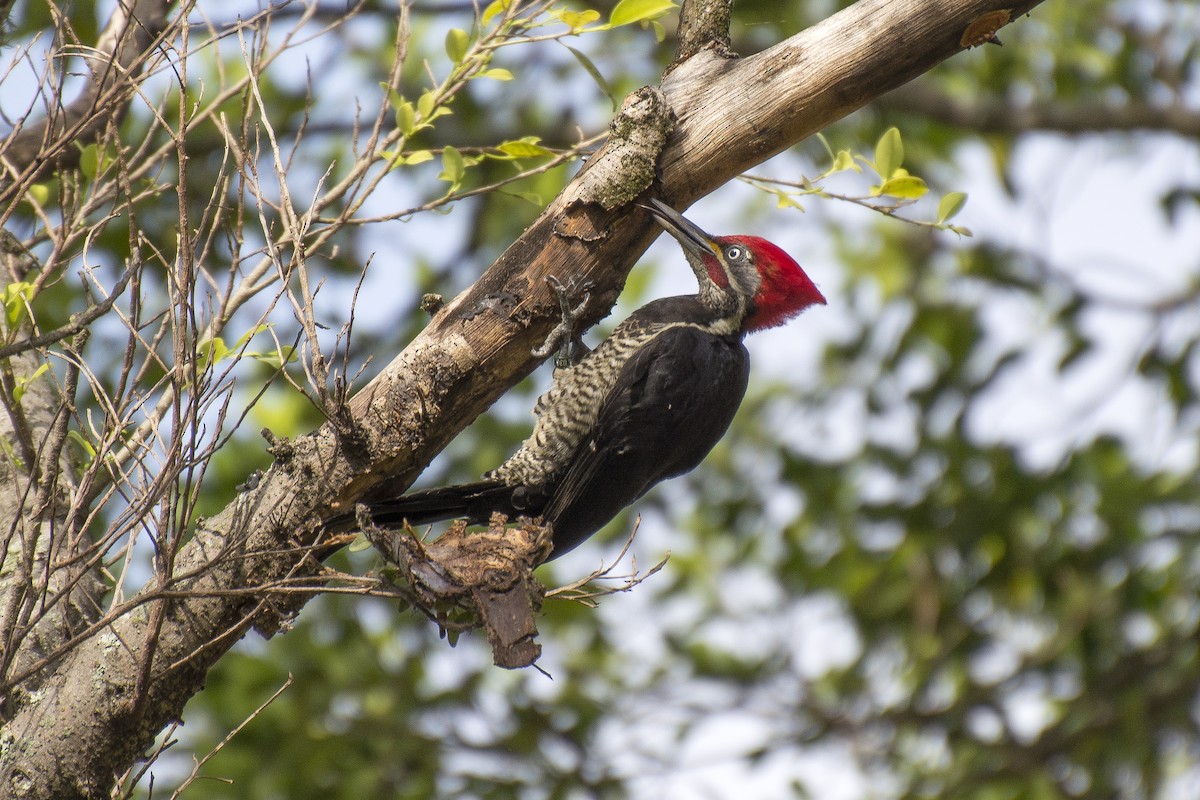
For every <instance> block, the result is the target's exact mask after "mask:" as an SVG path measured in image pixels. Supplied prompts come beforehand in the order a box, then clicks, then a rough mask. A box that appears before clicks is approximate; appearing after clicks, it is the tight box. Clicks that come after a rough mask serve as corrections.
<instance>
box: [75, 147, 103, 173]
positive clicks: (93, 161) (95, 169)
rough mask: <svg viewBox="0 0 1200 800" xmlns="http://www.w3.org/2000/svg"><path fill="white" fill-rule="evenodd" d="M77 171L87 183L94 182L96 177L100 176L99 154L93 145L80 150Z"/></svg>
mask: <svg viewBox="0 0 1200 800" xmlns="http://www.w3.org/2000/svg"><path fill="white" fill-rule="evenodd" d="M79 171H80V172H82V173H83V175H84V177H85V178H87V179H88V180H89V181H94V180H96V176H97V175H99V174H100V152H99V150H98V148H97V147H96V145H95V144H89V145H88V146H86V147H83V148H81V149H80V151H79Z"/></svg>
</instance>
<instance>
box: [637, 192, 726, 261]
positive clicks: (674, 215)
mask: <svg viewBox="0 0 1200 800" xmlns="http://www.w3.org/2000/svg"><path fill="white" fill-rule="evenodd" d="M641 206H642V208H644V209H646V210H647V211H649V212H650V214H651V216H653V217H654V220H655V221H656V222H657V223H658V224H659V225H661V226H662V227H663V230H665V231H666V232H667V233H669V234H671V235H672V236H674V237H675V238H676V239H677V240H679V244H680V245H682V247H683V249H684V250H685V251H686V252H688V253H691V254H693V255H696V256H701V257H704V256H707V257H709V258H712V257H718V258H719V257H720V253H721V248H720V246H719V245H718V244H717V243H716V242H715V241H714V240H713V237H712V236H710V235H708V234H707V233H705V232H704V231H703V230H701V229H700V227H699V226H698V225H696V224H695V223H693V222H691V221H689V220H688V219H687V218H686V217H684V216H683V215H682V214H680V213H679V212H678V211H676V210H675V209H673V208H671V207H670V206H669V205H667V204H666V203H664V202H662V201H661V200H659V199H658V198H655V197H651V198H650V202H649V204H645V203H642V204H641Z"/></svg>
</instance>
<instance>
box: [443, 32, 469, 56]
mask: <svg viewBox="0 0 1200 800" xmlns="http://www.w3.org/2000/svg"><path fill="white" fill-rule="evenodd" d="M470 45H471V35H470V34H469V33H467V32H466V31H464V30H462V29H461V28H451V29H450V30H449V31H447V33H446V55H448V56H450V60H451V61H453V62H454V63H455V64H461V63H462V60H463V59H464V58H466V57H467V48H469V47H470Z"/></svg>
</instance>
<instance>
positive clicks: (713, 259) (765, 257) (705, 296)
mask: <svg viewBox="0 0 1200 800" xmlns="http://www.w3.org/2000/svg"><path fill="white" fill-rule="evenodd" d="M644 208H646V209H647V210H648V211H649V212H650V213H651V214H652V215H653V216H654V219H655V220H656V221H657V222H658V224H659V225H661V226H662V227H663V229H664V230H666V232H667V233H669V234H671V235H672V236H673V237H675V239H676V240H677V241H678V242H679V244H680V246H682V247H683V252H684V254H685V255H686V256H687V260H688V263H689V264H691V266H692V271H693V272H695V273H696V280H697V281H699V283H700V299H701V301H702V302H704V303H705V304H706V305H709V306H711V307H713V308H715V309H718V310H720V311H721V313H722V315H723V316H734V317H736V318H737V322H738V323H739V328H740V329H742V330H745V331H755V330H761V329H763V328H771V327H774V326H776V325H782V324H783V323H784V322H787V321H788V320H789V319H791V318H792V317H794V316H796V315H797V314H799V313H800V312H801V311H803V310H804V309H806V308H808V307H809V306H812V305H825V297H824V296H823V295H822V294H821V292H820V291H819V290H818V289H817V287H816V285H814V284H813V282H812V279H810V278H809V277H808V275H807V274H805V272H804V270H803V269H801V267H800V265H799V264H797V263H796V262H795V260H794V259H792V257H791V256H789V255H788V254H787V253H785V252H784V251H783V250H782V249H781V248H779V247H778V246H776V245H774V244H772V243H771V242H768V241H767V240H766V239H763V238H760V237H758V236H711V235H709V234H707V233H705V232H704V231H703V230H701V229H700V227H699V226H697V225H696V224H695V223H693V222H691V221H690V220H688V219H687V218H685V217H684V216H683V215H682V214H680V213H679V212H678V211H676V210H675V209H673V208H671V207H670V206H668V205H667V204H665V203H663V202H661V201H659V200H657V199H654V198H651V199H650V204H649V205H647V206H644Z"/></svg>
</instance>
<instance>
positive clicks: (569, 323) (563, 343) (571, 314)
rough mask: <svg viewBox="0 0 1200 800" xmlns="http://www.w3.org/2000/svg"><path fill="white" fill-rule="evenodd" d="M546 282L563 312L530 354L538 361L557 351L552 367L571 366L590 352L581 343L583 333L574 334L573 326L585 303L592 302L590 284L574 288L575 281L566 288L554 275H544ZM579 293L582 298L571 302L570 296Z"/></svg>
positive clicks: (576, 332)
mask: <svg viewBox="0 0 1200 800" xmlns="http://www.w3.org/2000/svg"><path fill="white" fill-rule="evenodd" d="M546 283H547V284H548V285H549V286H550V288H551V289H553V290H554V294H555V295H557V296H558V305H559V307H560V308H561V309H562V321H561V322H559V323H558V325H556V326H555V328H554V330H552V331H550V335H549V336H547V337H546V341H545V342H543V343H542V346H541V347H536V348H534V350H533V355H534V356H536V357H537V358H545V357H546V356H548V355H550V354H551V353H553V352H554V351H555V350H558V355H557V356H555V358H554V366H555V367H558V368H562V367H572V366H574V365H576V364H578V363H579V362H580V361H581V360H582V359H583V357H584V356H586V355H587V354H588V352H590V351H589V350H588V347H587V345H585V344H584V343H583V331H577V330H576V329H575V325H576V323H577V322H578V321H579V318H580V317H581V316H582V315H583V312H584V311H585V310H586V309H587V305H588V301H589V300H591V299H592V293H591V291H590V289H591V285H592V284H591V282H590V281H588V282H587V283H585V284H583V286H581V287H576V286H575V282H574V281H571V283H570V285H565V284H563V282H562V281H560V280H559V279H558V278H556V277H555V276H553V275H547V276H546ZM580 290H581V291H582V293H583V296H582V298H581V299H580V300H579V302H578V303H573V302H572V295H574V294H575V293H576V292H577V291H580Z"/></svg>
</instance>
